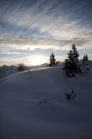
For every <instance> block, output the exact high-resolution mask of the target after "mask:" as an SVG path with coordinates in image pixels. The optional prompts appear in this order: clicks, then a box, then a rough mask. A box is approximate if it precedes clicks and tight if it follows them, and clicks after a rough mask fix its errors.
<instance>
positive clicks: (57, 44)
mask: <svg viewBox="0 0 92 139" xmlns="http://www.w3.org/2000/svg"><path fill="white" fill-rule="evenodd" d="M70 2H71V3H70ZM90 3H91V1H90V0H88V1H87V0H84V1H83V0H80V1H78V2H77V3H76V2H75V1H73V0H71V1H70V0H69V1H67V0H62V1H60V0H58V1H57V0H53V1H48V0H47V1H46V0H40V1H37V0H36V1H35V2H32V1H31V3H30V1H27V2H26V3H24V1H22V0H20V1H19V2H18V1H17V2H16V3H14V4H13V2H12V1H10V0H7V3H4V4H3V3H2V5H1V7H0V8H1V10H0V17H1V21H0V24H1V29H0V47H1V50H0V53H4V52H5V49H7V51H6V53H8V52H9V51H10V49H8V48H12V49H16V50H26V49H30V50H34V49H36V48H40V49H49V48H53V49H55V50H57V49H61V50H64V49H65V50H67V49H69V47H70V46H71V45H72V43H75V44H76V45H77V46H78V48H79V49H82V48H86V47H87V48H91V47H92V46H91V44H92V25H91V24H90V23H91V22H88V20H87V19H88V18H89V20H91V21H92V19H91V13H90V12H91V11H92V8H90ZM88 9H89V11H88ZM85 11H86V12H85ZM83 12H84V13H86V15H84V13H83ZM84 21H85V22H84Z"/></svg>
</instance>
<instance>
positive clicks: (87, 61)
mask: <svg viewBox="0 0 92 139" xmlns="http://www.w3.org/2000/svg"><path fill="white" fill-rule="evenodd" d="M82 63H83V65H88V63H89V60H88V56H87V54H86V55H84V56H83V59H82Z"/></svg>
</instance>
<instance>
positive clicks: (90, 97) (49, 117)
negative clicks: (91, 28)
mask: <svg viewBox="0 0 92 139" xmlns="http://www.w3.org/2000/svg"><path fill="white" fill-rule="evenodd" d="M90 68H91V69H92V65H91V66H90ZM72 90H74V91H75V92H76V93H77V97H76V98H75V101H73V100H71V101H68V100H66V98H65V95H64V93H70V92H71V91H72ZM91 106H92V70H90V71H88V74H85V75H78V76H77V77H75V78H67V77H65V76H64V74H63V71H62V70H61V68H60V67H53V68H45V69H40V70H32V71H30V72H21V73H16V74H14V75H11V76H8V77H7V78H4V79H1V80H0V139H92V110H91Z"/></svg>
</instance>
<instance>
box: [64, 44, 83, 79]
mask: <svg viewBox="0 0 92 139" xmlns="http://www.w3.org/2000/svg"><path fill="white" fill-rule="evenodd" d="M78 57H79V53H78V51H77V48H76V47H75V44H73V45H72V50H70V52H69V53H68V59H65V65H64V68H63V69H64V71H65V74H66V75H67V76H69V77H75V74H76V73H79V72H82V71H81V68H80V65H79V59H78Z"/></svg>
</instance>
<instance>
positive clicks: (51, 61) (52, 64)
mask: <svg viewBox="0 0 92 139" xmlns="http://www.w3.org/2000/svg"><path fill="white" fill-rule="evenodd" d="M55 61H56V59H55V55H54V54H53V52H52V54H51V55H50V64H49V66H50V67H52V66H54V65H55Z"/></svg>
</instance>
